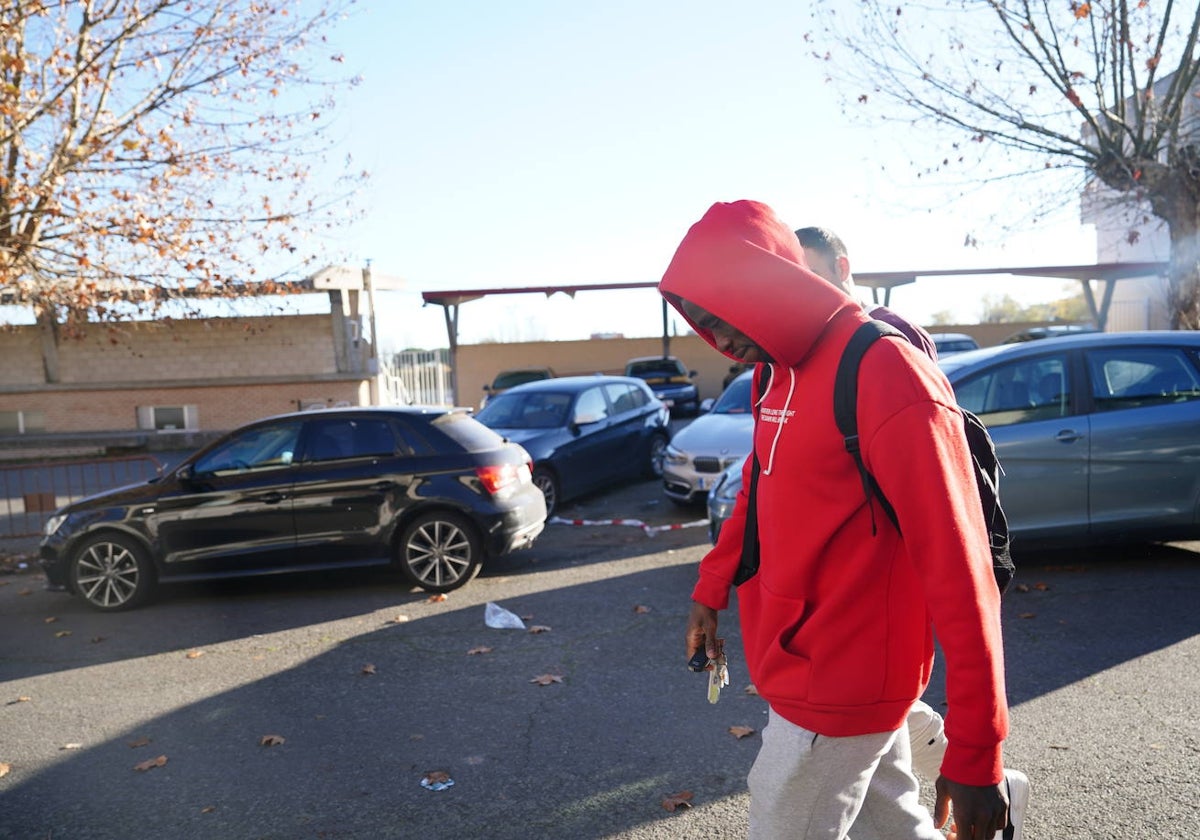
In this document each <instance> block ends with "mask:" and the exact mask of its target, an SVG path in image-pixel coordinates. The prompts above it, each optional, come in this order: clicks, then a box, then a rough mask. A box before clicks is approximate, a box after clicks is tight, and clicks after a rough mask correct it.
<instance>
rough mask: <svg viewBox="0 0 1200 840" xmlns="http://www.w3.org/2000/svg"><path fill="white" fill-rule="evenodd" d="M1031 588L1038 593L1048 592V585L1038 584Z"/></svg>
mask: <svg viewBox="0 0 1200 840" xmlns="http://www.w3.org/2000/svg"><path fill="white" fill-rule="evenodd" d="M1033 588H1034V589H1036V590H1037V591H1038V592H1048V591H1049V590H1050V584H1048V583H1040V582H1039V583H1035V584H1034V585H1033Z"/></svg>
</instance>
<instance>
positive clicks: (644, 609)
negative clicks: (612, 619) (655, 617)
mask: <svg viewBox="0 0 1200 840" xmlns="http://www.w3.org/2000/svg"><path fill="white" fill-rule="evenodd" d="M633 611H634V613H636V614H637V615H645V614H646V613H648V612H650V608H649V607H647V606H646V605H645V604H638V605H637V606H636V607H634V608H633Z"/></svg>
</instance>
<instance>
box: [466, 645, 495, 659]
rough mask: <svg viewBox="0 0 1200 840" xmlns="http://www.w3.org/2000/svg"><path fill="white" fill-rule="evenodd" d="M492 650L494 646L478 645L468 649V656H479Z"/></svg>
mask: <svg viewBox="0 0 1200 840" xmlns="http://www.w3.org/2000/svg"><path fill="white" fill-rule="evenodd" d="M491 652H492V648H490V647H488V646H487V645H479V646H478V647H473V648H471V649H470V650H469V651H467V656H479V655H480V654H483V653H491Z"/></svg>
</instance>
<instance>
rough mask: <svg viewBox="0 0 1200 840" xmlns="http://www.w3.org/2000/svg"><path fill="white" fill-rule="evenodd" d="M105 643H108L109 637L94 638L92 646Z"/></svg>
mask: <svg viewBox="0 0 1200 840" xmlns="http://www.w3.org/2000/svg"><path fill="white" fill-rule="evenodd" d="M105 641H108V636H92V644H94V645H98V644H100V643H101V642H105Z"/></svg>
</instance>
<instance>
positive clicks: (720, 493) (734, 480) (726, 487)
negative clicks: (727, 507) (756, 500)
mask: <svg viewBox="0 0 1200 840" xmlns="http://www.w3.org/2000/svg"><path fill="white" fill-rule="evenodd" d="M741 489H742V476H741V473H725V474H724V475H722V476H721V478H720V479H719V480H718V481H717V483H716V485H715V486H714V487H713V489H712V490H709V491H708V492H709V494H710V495H711V496H713V497H715V498H717V499H720V500H721V501H724V502H732V501H733V500H734V499H736V498H737V494H738V492H739V491H741Z"/></svg>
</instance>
